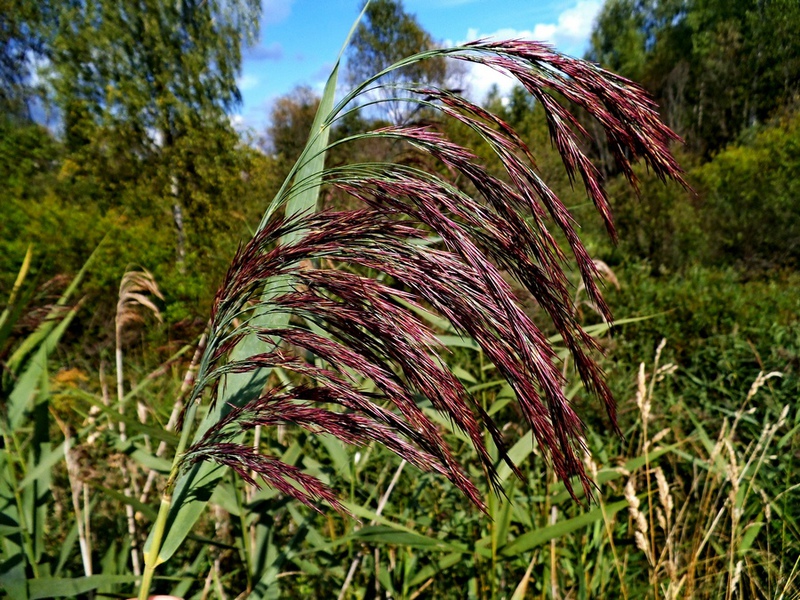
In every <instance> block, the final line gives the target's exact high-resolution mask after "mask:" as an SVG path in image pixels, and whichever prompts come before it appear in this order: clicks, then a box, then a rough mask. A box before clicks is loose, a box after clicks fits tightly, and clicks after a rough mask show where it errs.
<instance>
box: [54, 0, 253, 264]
mask: <svg viewBox="0 0 800 600" xmlns="http://www.w3.org/2000/svg"><path fill="white" fill-rule="evenodd" d="M259 13H260V3H258V2H257V1H255V0H241V1H236V2H223V1H221V0H211V1H207V0H181V1H180V2H167V1H164V0H141V1H140V2H135V3H130V2H125V3H119V2H111V1H107V0H101V1H98V2H82V1H74V2H67V3H63V4H59V5H58V7H57V15H56V19H55V22H54V33H53V38H52V47H53V50H52V70H51V73H50V81H51V83H52V86H53V89H54V97H53V100H54V102H55V104H56V105H57V106H58V107H59V109H60V110H61V114H62V116H63V123H64V136H65V141H66V143H67V147H68V150H69V151H70V153H71V156H72V157H73V160H74V162H75V163H76V164H78V166H79V169H81V170H83V171H85V172H87V176H89V177H94V178H95V179H100V180H104V179H106V178H105V177H104V174H106V173H109V167H111V169H110V172H111V173H113V174H114V177H113V178H111V180H112V181H113V183H111V182H108V181H105V182H104V183H107V184H109V185H111V186H114V187H118V183H119V182H120V181H122V182H125V181H130V180H131V179H134V180H137V179H138V180H140V181H141V180H142V179H143V178H144V179H148V180H150V188H151V190H152V191H153V193H154V195H155V196H156V199H155V202H154V204H155V208H156V209H159V208H160V209H161V210H162V212H166V211H164V209H165V208H166V207H169V211H170V212H171V213H172V216H173V218H174V222H175V227H176V231H177V256H178V260H179V262H182V261H183V260H184V259H185V256H186V253H187V247H186V240H187V236H188V237H192V235H194V236H195V237H197V233H198V232H201V231H203V230H204V229H207V228H208V227H207V225H202V224H199V223H197V221H198V219H201V218H203V216H204V215H205V214H207V212H208V211H206V210H205V208H204V207H205V204H206V201H205V200H204V198H207V197H209V196H210V195H211V194H212V192H215V191H218V190H216V189H215V187H216V183H215V182H216V181H218V180H219V179H220V177H224V175H222V174H221V173H213V172H211V171H209V169H211V170H212V171H213V170H214V169H223V170H224V169H225V165H226V164H227V163H229V162H230V161H229V160H227V159H225V158H221V159H220V160H219V161H217V162H214V163H210V164H206V166H205V168H204V169H200V168H196V166H197V165H196V164H195V162H196V161H194V159H191V158H190V155H194V156H199V154H198V153H199V152H201V151H202V150H204V149H205V148H206V147H207V146H208V143H207V141H208V140H214V142H213V143H212V144H211V145H216V147H215V150H216V151H217V152H222V153H223V156H224V155H228V156H229V155H230V153H232V152H234V150H235V148H236V144H237V139H236V137H235V136H234V135H232V130H231V127H230V125H229V123H228V119H227V112H228V111H229V110H230V109H231V108H233V107H234V106H236V105H237V103H238V102H239V101H240V95H239V91H238V88H237V87H236V75H237V74H238V72H239V70H240V66H241V45H242V43H249V42H251V41H252V40H254V39H255V36H256V35H257V32H258V21H259V19H258V17H259ZM218 156H219V155H218ZM198 160H199V159H198ZM206 184H208V185H206ZM111 196H112V197H114V198H117V197H119V194H117V193H114V194H111ZM225 197H226V196H225V195H222V196H217V198H218V199H219V200H224V199H225ZM227 197H229V198H232V197H234V196H231V195H230V194H229V195H228V196H227ZM151 202H152V200H151ZM136 210H137V211H138V210H140V207H139V208H137V209H136ZM192 227H195V228H196V230H197V231H196V232H195V233H194V234H192V232H188V233H187V229H191V228H192Z"/></svg>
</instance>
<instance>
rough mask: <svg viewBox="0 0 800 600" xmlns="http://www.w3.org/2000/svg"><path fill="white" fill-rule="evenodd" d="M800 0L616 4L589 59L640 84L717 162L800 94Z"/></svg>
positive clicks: (604, 17)
mask: <svg viewBox="0 0 800 600" xmlns="http://www.w3.org/2000/svg"><path fill="white" fill-rule="evenodd" d="M798 30H800V3H798V2H796V0H763V1H758V0H609V1H608V2H606V4H605V6H604V7H603V9H602V11H601V13H600V16H599V17H598V20H597V23H596V25H595V28H594V31H593V33H592V46H591V49H590V51H589V54H588V57H589V58H590V59H592V60H594V61H596V62H599V63H601V64H602V65H603V66H605V67H607V68H609V69H612V70H615V71H618V72H620V73H621V74H622V75H625V76H627V77H630V78H632V79H634V80H636V81H638V82H640V83H642V84H643V85H644V86H645V87H646V88H647V89H648V90H649V91H650V92H652V93H653V95H654V96H655V98H656V100H657V101H658V103H659V104H660V106H661V108H662V113H663V114H664V117H665V120H666V121H667V124H668V125H670V126H671V127H672V128H674V129H675V130H676V131H677V132H678V133H680V134H681V135H683V136H684V137H685V138H686V140H687V142H688V143H689V145H690V147H691V148H692V149H694V150H695V151H698V152H701V153H703V154H704V155H705V156H707V157H708V156H710V155H711V154H713V152H715V151H717V150H719V149H720V148H722V147H724V146H725V145H726V144H728V143H730V142H731V141H733V140H735V139H736V137H737V136H738V135H739V133H740V132H741V131H743V130H744V129H746V128H747V127H749V126H750V125H753V124H755V123H758V122H765V121H766V120H768V119H769V117H770V115H771V114H773V113H774V112H775V110H776V109H777V108H779V107H780V106H782V105H785V104H786V103H788V102H791V101H792V99H793V98H794V97H795V95H796V94H797V93H798V92H799V91H800V59H799V58H798V57H799V56H800V37H799V36H797V34H796V32H797V31H798Z"/></svg>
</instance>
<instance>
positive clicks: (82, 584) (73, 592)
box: [28, 575, 137, 600]
mask: <svg viewBox="0 0 800 600" xmlns="http://www.w3.org/2000/svg"><path fill="white" fill-rule="evenodd" d="M136 580H137V577H134V576H133V575H92V576H91V577H75V578H66V577H41V578H39V579H32V580H31V581H29V582H28V589H29V590H30V598H31V600H36V599H38V598H74V597H75V596H78V595H80V594H85V593H86V592H91V591H92V590H96V589H97V588H99V587H105V586H109V585H114V584H119V583H133V582H134V581H136Z"/></svg>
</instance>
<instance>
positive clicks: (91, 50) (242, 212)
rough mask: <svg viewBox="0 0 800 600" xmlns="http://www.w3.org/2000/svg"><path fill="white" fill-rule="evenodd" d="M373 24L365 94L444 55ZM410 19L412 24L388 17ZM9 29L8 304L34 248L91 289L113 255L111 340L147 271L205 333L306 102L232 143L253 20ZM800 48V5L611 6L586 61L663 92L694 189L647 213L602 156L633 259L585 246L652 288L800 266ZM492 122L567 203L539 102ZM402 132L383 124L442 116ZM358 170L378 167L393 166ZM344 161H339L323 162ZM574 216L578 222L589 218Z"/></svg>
mask: <svg viewBox="0 0 800 600" xmlns="http://www.w3.org/2000/svg"><path fill="white" fill-rule="evenodd" d="M376 6H377V7H378V8H376V9H375V10H374V11H373V12H372V13H371V14H370V15H368V19H367V21H366V22H365V25H363V26H362V29H361V30H360V32H359V34H358V35H357V36H356V38H355V40H354V42H353V44H352V47H351V52H350V53H349V56H348V58H349V67H348V70H349V73H350V74H351V75H353V76H354V77H357V76H358V75H359V74H360V73H361V71H366V72H374V71H375V68H376V67H378V66H380V65H382V64H383V65H385V64H389V63H390V62H393V61H394V60H397V59H398V58H400V56H401V55H403V54H407V53H410V52H413V51H414V50H416V49H418V48H424V47H426V46H430V45H432V44H433V43H434V41H433V39H432V37H431V36H430V34H428V33H427V32H425V31H424V30H423V29H422V28H421V27H420V26H419V24H418V23H417V22H416V21H415V20H414V19H413V18H412V17H409V16H408V15H406V14H405V13H404V12H402V5H398V4H397V3H377V4H376ZM398 6H399V7H400V9H401V12H400V16H401V17H402V16H405V17H406V20H405V21H404V20H403V19H402V18H398V14H394V13H392V11H393V10H396V9H397V7H398ZM380 7H383V8H380ZM386 7H389V8H388V9H387V8H386ZM392 7H394V8H392ZM381 10H383V13H382V12H381ZM387 10H388V12H387ZM2 12H3V14H4V23H3V27H2V29H0V35H1V36H2V39H0V67H1V68H2V89H0V106H1V107H2V119H0V129H1V130H2V135H0V178H2V181H3V182H4V186H3V187H4V191H3V207H4V210H3V219H2V222H1V223H0V247H1V250H0V293H3V294H5V293H6V292H7V291H8V290H9V289H10V286H11V284H12V283H13V279H14V273H16V271H17V269H18V266H19V264H20V263H21V261H22V258H23V256H24V254H25V251H26V248H27V246H28V245H29V244H32V245H33V246H34V256H35V260H34V269H33V272H34V273H35V274H36V276H37V277H38V281H39V282H40V283H41V284H43V283H45V282H47V281H49V280H50V279H52V278H53V277H56V276H58V275H64V274H69V273H74V272H76V271H77V270H78V269H79V268H80V266H81V265H82V264H83V262H84V261H85V260H86V258H87V257H88V255H89V254H90V253H91V252H92V250H93V249H94V248H96V247H98V246H99V252H100V254H101V256H102V260H99V261H97V263H96V265H95V266H94V267H93V269H92V275H91V277H90V278H89V284H88V289H87V293H89V294H90V297H94V298H95V299H94V300H89V302H94V303H96V304H97V308H98V310H97V311H94V312H93V313H92V314H93V315H94V319H95V320H96V321H97V323H95V325H99V324H100V323H102V322H103V321H104V320H106V319H107V318H109V315H110V314H111V311H112V310H113V306H112V304H111V303H108V305H107V306H106V305H105V303H104V301H103V300H102V298H103V294H104V293H106V291H108V290H110V289H114V287H115V286H116V282H118V281H119V278H120V277H121V275H122V273H123V272H124V271H125V270H126V269H127V268H130V267H133V266H142V267H145V268H147V269H150V270H151V271H152V272H153V273H154V275H155V277H156V280H157V281H159V282H160V284H161V287H162V289H163V290H164V293H165V294H166V302H165V308H166V315H167V320H168V321H169V322H171V323H176V322H179V321H182V320H184V319H189V320H193V319H196V318H198V317H199V316H200V315H203V314H205V312H206V310H207V308H208V305H209V303H210V300H211V298H212V296H213V290H214V289H215V287H216V285H217V283H218V281H219V279H220V277H221V275H222V273H223V271H224V268H225V266H226V265H227V263H228V261H229V259H230V257H231V256H232V254H233V252H234V250H235V248H236V245H237V244H238V242H239V240H240V239H242V237H243V235H245V234H246V233H247V232H248V231H249V230H251V229H252V227H253V226H254V224H255V223H257V219H258V218H259V215H260V211H261V210H262V208H263V206H264V205H265V203H266V202H267V200H268V199H269V198H271V197H272V195H273V194H274V192H275V191H276V190H277V188H278V186H279V185H280V183H281V182H282V180H283V177H284V176H285V174H286V173H287V172H288V169H289V166H290V165H291V163H292V162H293V161H294V159H295V158H296V156H297V154H298V153H299V151H300V149H301V148H302V146H303V144H304V142H305V139H306V137H307V132H308V128H309V126H310V123H311V120H312V118H313V114H314V111H315V109H316V105H317V102H318V98H316V97H315V96H314V94H313V92H311V91H310V90H309V89H307V88H298V89H296V90H295V91H294V92H292V93H290V94H289V95H287V96H285V97H283V98H281V99H279V100H278V101H277V102H276V103H275V105H274V107H273V110H272V114H271V121H270V125H269V126H268V127H267V129H266V130H265V131H262V132H255V134H254V135H251V136H250V137H247V138H244V137H243V136H242V135H241V134H239V133H237V132H236V131H235V130H234V128H233V127H232V126H231V122H230V118H229V117H230V114H231V112H232V111H233V110H235V108H236V107H237V106H238V104H239V102H240V96H239V92H238V89H237V87H236V75H237V73H238V72H239V69H240V67H241V57H242V52H243V50H244V49H245V48H246V46H247V45H248V44H251V43H252V42H253V41H254V40H256V39H257V37H258V22H259V16H260V5H259V3H258V2H255V1H253V0H248V1H244V2H238V3H226V2H221V1H210V2H209V1H197V2H191V1H189V2H182V3H178V4H176V3H168V2H163V0H146V1H145V2H142V3H137V4H135V5H134V4H129V3H116V2H111V1H110V0H101V1H98V2H93V3H83V2H67V3H62V2H47V1H46V2H32V1H31V0H4V1H3V11H2ZM370 19H371V20H370ZM798 30H800V3H798V2H797V1H796V0H731V1H727V0H726V1H722V0H660V1H655V0H609V1H608V2H606V4H605V6H604V7H603V9H602V11H601V12H600V14H599V16H598V19H597V21H596V24H595V27H594V30H593V33H592V37H591V43H590V49H589V51H588V52H587V58H589V59H591V60H593V61H596V62H598V63H600V64H601V65H602V66H604V67H607V68H608V69H610V70H613V71H616V72H618V73H620V74H622V75H624V76H626V77H629V78H631V79H633V80H635V81H637V82H640V83H641V85H643V86H644V87H645V88H647V89H648V90H649V91H650V92H651V93H652V94H653V96H654V98H655V99H656V100H657V102H658V103H659V105H660V107H661V111H662V115H663V118H664V119H665V121H666V122H667V123H668V124H669V125H670V126H671V127H672V128H673V129H674V130H675V131H676V132H677V133H678V134H679V135H681V136H682V137H683V138H684V140H685V142H686V143H685V146H684V147H683V148H682V149H679V150H678V151H679V153H680V158H681V162H682V164H683V166H684V168H685V169H686V170H687V172H688V179H689V182H690V184H691V185H692V186H693V187H694V189H695V191H696V194H694V195H693V194H690V193H687V192H686V191H685V190H683V189H682V188H679V187H678V186H671V187H664V186H662V184H661V183H660V182H658V181H657V180H656V178H655V177H654V176H652V175H651V174H648V173H646V172H644V171H642V172H641V173H638V175H639V176H640V179H641V189H640V194H639V195H638V196H637V195H636V194H635V193H633V192H631V191H629V190H628V189H627V188H626V187H625V186H624V185H621V184H620V185H617V184H616V183H615V178H617V176H618V175H619V174H618V173H617V172H616V171H615V166H614V161H613V158H612V157H613V148H610V147H609V146H608V145H607V144H599V145H597V146H596V147H595V148H593V152H594V153H595V155H596V157H597V160H598V161H599V164H600V165H601V168H602V169H603V171H604V174H605V177H606V178H607V179H609V182H610V189H611V191H612V199H613V204H614V211H615V214H616V219H617V223H618V228H619V238H620V243H619V246H617V247H612V246H610V245H608V244H607V243H606V238H605V235H604V234H603V233H602V232H601V231H600V230H599V229H597V230H596V231H595V229H596V228H594V225H593V224H592V223H591V222H590V223H587V224H585V225H584V227H585V228H586V229H587V230H588V232H589V234H590V236H594V237H593V239H595V238H596V245H597V246H598V248H599V249H600V251H601V252H602V253H603V257H604V258H606V259H607V260H608V261H609V262H610V263H612V264H619V263H624V262H626V261H637V260H645V261H647V263H648V264H649V265H650V266H651V268H652V270H653V272H654V273H657V272H658V271H659V270H663V269H668V270H680V269H685V268H688V267H689V266H691V265H698V264H700V265H706V266H713V267H720V266H733V267H736V268H739V269H743V270H747V271H748V272H750V273H752V272H755V271H758V272H769V271H771V270H774V269H782V268H793V267H795V266H796V265H797V261H798V258H800V203H798V202H797V198H798V186H800V183H798V182H799V181H800V176H798V175H799V171H800V142H799V140H800V109H798V102H799V100H798V91H799V90H800V36H797V35H796V32H797V31H798ZM231 40H235V41H237V42H238V43H231ZM405 76H407V78H408V80H421V81H426V82H428V83H435V84H441V85H445V86H450V87H455V88H459V87H460V86H462V84H463V81H464V73H463V72H461V73H453V72H448V71H447V69H446V68H445V66H444V64H443V63H442V64H437V63H434V64H433V66H431V67H428V68H427V70H426V71H424V72H412V73H407V74H406V75H405ZM486 102H487V103H489V104H491V103H495V105H496V106H495V108H497V109H498V110H499V111H500V112H501V113H502V115H503V116H504V118H505V119H506V120H508V122H509V123H510V124H511V125H512V126H514V127H516V128H518V129H519V130H520V131H523V132H524V133H525V135H527V136H529V140H528V141H529V144H530V146H531V148H533V149H534V151H535V152H536V153H537V156H538V157H539V160H540V168H542V169H545V170H549V171H550V172H549V173H548V175H549V176H550V177H556V178H557V179H556V180H557V181H561V182H562V186H563V189H564V190H568V189H569V181H568V180H567V178H566V177H565V176H564V175H563V174H562V173H561V172H560V169H561V167H560V162H559V161H558V159H557V157H556V156H555V153H554V152H553V150H552V149H551V148H550V144H549V141H548V132H547V131H546V128H545V125H544V121H543V120H542V118H541V115H540V114H539V111H538V110H537V106H536V103H535V102H532V101H531V100H529V99H528V98H527V97H526V95H525V94H523V93H519V92H513V93H512V94H511V97H510V98H509V99H505V100H503V101H502V102H501V99H500V98H497V97H496V96H495V97H492V96H491V95H490V97H489V98H487V99H486ZM390 113H391V111H384V112H383V113H380V114H375V115H374V119H375V120H384V121H387V122H397V121H398V120H400V121H403V120H405V121H409V120H414V119H417V120H423V119H425V118H426V116H425V115H424V114H407V115H396V114H390ZM359 119H363V117H359V118H355V117H353V118H352V119H345V120H343V121H342V122H341V123H340V124H339V125H337V131H336V132H335V133H334V135H339V136H346V135H348V134H349V133H352V132H354V131H358V130H363V129H366V128H367V127H368V126H369V125H371V123H367V122H364V121H363V120H361V121H359ZM596 125H597V124H595V123H591V122H590V121H588V120H587V122H586V123H585V126H586V128H587V130H589V131H594V129H593V128H594V127H596ZM462 134H463V135H467V134H466V133H463V132H462ZM454 135H461V134H459V133H457V132H456V133H454ZM362 151H363V152H364V153H365V155H367V156H368V155H370V153H372V154H373V155H374V157H375V158H376V159H379V158H385V157H386V156H387V153H392V152H399V150H398V149H391V148H378V147H371V148H370V147H364V148H363V149H362ZM487 156H488V154H487ZM345 159H346V157H337V156H336V154H335V152H334V153H333V154H332V156H331V157H330V159H329V160H331V161H337V160H340V161H343V160H345ZM565 193H569V192H565ZM574 199H575V202H574V205H575V214H576V216H577V217H578V218H579V219H580V218H581V216H582V215H581V212H582V209H581V208H580V207H581V205H582V204H583V202H584V201H585V199H583V198H580V197H577V196H575V198H574ZM587 214H589V213H588V212H587ZM595 234H596V235H595ZM101 242H102V243H101ZM88 327H89V328H91V327H92V325H88Z"/></svg>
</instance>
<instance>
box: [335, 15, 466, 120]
mask: <svg viewBox="0 0 800 600" xmlns="http://www.w3.org/2000/svg"><path fill="white" fill-rule="evenodd" d="M434 48H436V44H435V42H434V40H433V38H432V37H431V35H430V34H429V33H428V32H427V31H425V29H423V28H422V26H421V25H420V24H419V22H418V21H417V19H416V17H415V16H414V15H412V14H409V13H407V12H406V11H405V8H404V6H403V3H402V1H401V0H377V1H374V2H370V3H369V4H368V5H367V8H366V12H365V13H364V19H363V20H362V22H361V23H359V25H358V28H357V29H356V31H355V34H354V35H353V39H352V41H351V43H350V47H349V48H348V61H347V81H348V83H350V84H356V83H359V82H361V81H363V80H365V79H367V78H368V77H370V76H372V75H374V74H376V73H380V72H381V71H383V70H385V69H386V68H388V67H390V66H391V65H393V64H395V63H397V62H399V61H400V60H403V59H405V58H407V57H409V56H412V55H413V54H416V53H418V52H425V51H429V50H433V49H434ZM448 68H449V67H448V63H447V62H446V61H445V60H444V59H442V58H438V59H435V60H430V61H425V62H414V63H412V64H409V65H408V66H406V67H404V68H402V69H393V70H392V71H391V72H389V73H387V74H386V75H385V76H384V77H383V78H382V79H381V83H382V84H383V86H382V88H381V92H380V97H379V99H380V100H382V101H383V102H384V104H382V106H381V110H382V111H383V114H385V115H386V118H387V119H388V120H389V122H391V123H395V124H399V123H403V122H405V121H406V120H408V118H409V116H410V115H411V114H412V113H414V112H415V111H416V109H417V107H415V106H413V105H411V106H409V105H408V103H407V102H404V101H397V100H390V99H391V98H393V97H400V98H402V97H407V96H408V93H407V92H406V91H405V90H404V89H403V88H404V87H405V86H408V85H412V84H421V85H438V86H444V85H447V84H448V82H449V81H450V80H451V79H452V78H453V76H454V72H453V71H452V70H448Z"/></svg>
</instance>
